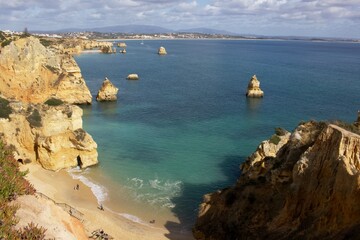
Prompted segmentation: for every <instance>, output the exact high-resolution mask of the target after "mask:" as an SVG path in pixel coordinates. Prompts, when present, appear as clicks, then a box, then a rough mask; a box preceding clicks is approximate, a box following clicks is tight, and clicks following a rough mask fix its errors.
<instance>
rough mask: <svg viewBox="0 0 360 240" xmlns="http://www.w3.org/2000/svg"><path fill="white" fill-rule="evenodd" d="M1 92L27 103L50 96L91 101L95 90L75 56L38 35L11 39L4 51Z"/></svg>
mask: <svg viewBox="0 0 360 240" xmlns="http://www.w3.org/2000/svg"><path fill="white" fill-rule="evenodd" d="M0 95H3V96H4V97H5V98H7V99H12V100H18V101H22V102H27V103H30V102H31V103H43V102H45V101H46V100H47V99H49V98H57V99H61V100H62V101H63V102H66V103H71V104H89V103H91V98H92V97H91V94H90V91H89V89H88V87H87V86H86V83H85V81H84V79H83V78H82V75H81V71H80V68H79V66H78V65H77V64H76V62H75V60H74V59H73V57H72V56H70V55H68V54H60V53H59V52H57V51H56V50H55V49H49V48H46V47H44V46H43V45H42V44H41V43H40V41H39V40H38V39H37V38H34V37H28V38H21V39H19V40H16V41H13V42H11V43H10V44H9V45H8V46H6V47H4V48H3V49H2V51H1V54H0Z"/></svg>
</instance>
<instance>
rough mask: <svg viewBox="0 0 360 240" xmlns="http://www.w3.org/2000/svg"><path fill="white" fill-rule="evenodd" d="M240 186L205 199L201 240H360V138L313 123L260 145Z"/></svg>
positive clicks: (244, 170)
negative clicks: (359, 239)
mask: <svg viewBox="0 0 360 240" xmlns="http://www.w3.org/2000/svg"><path fill="white" fill-rule="evenodd" d="M241 168H242V174H241V176H240V178H239V179H238V182H237V183H236V185H235V186H233V187H230V188H227V189H223V190H221V191H218V192H215V193H212V194H208V195H206V196H205V197H204V202H203V203H202V204H201V206H200V211H199V217H198V219H197V222H196V225H195V227H194V236H195V238H196V239H358V238H359V236H360V205H359V202H360V135H357V134H355V133H352V132H349V131H347V130H344V129H343V128H340V127H338V126H336V125H332V124H325V123H316V122H308V123H304V124H301V125H299V126H298V127H297V128H296V129H295V131H294V132H293V133H292V134H291V135H290V134H288V133H286V132H282V133H281V134H279V133H278V134H276V135H274V136H273V137H272V140H269V141H265V142H263V143H262V144H261V145H260V146H259V148H258V149H257V151H256V152H255V153H254V154H253V155H251V156H250V157H249V159H248V160H247V161H246V162H245V163H244V164H243V165H242V166H241Z"/></svg>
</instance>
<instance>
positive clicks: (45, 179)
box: [20, 163, 192, 240]
mask: <svg viewBox="0 0 360 240" xmlns="http://www.w3.org/2000/svg"><path fill="white" fill-rule="evenodd" d="M20 169H21V170H22V171H25V170H27V169H28V170H29V173H28V174H27V175H26V178H27V179H28V180H29V182H30V183H31V184H33V185H34V187H35V188H36V190H37V191H38V192H40V193H43V194H45V195H46V196H48V197H50V198H52V199H53V200H54V201H55V202H57V203H67V204H68V205H70V206H72V207H73V208H75V209H77V210H78V211H80V212H81V213H83V214H84V222H83V224H84V226H85V230H86V232H87V234H88V235H89V236H90V235H91V233H92V232H93V231H94V230H97V229H103V230H104V231H105V232H106V233H108V234H110V235H111V236H112V237H114V239H126V240H131V239H134V240H140V239H148V240H152V239H154V240H155V239H156V240H161V239H192V237H191V235H188V234H187V235H177V234H174V233H170V232H169V229H168V228H166V227H165V226H163V227H162V226H156V225H153V224H151V223H148V224H147V223H144V224H142V223H137V222H133V221H131V220H129V219H127V218H125V217H123V216H120V215H118V214H116V213H114V212H111V211H109V210H108V209H106V208H105V211H101V210H99V209H98V202H97V199H96V197H95V196H94V195H93V193H92V191H91V189H90V188H89V187H88V186H86V185H84V184H83V183H82V182H81V181H80V180H75V179H73V178H72V177H71V176H70V175H69V174H68V173H67V172H66V171H59V172H53V171H48V170H45V169H43V168H42V167H41V166H40V165H38V164H36V163H32V164H27V165H23V166H21V168H20ZM77 184H78V185H79V190H76V189H74V187H75V186H76V185H77ZM170 230H171V229H170Z"/></svg>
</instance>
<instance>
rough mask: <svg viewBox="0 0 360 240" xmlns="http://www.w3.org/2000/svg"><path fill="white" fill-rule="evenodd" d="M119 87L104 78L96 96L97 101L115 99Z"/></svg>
mask: <svg viewBox="0 0 360 240" xmlns="http://www.w3.org/2000/svg"><path fill="white" fill-rule="evenodd" d="M118 91H119V89H118V88H117V87H115V86H114V84H112V82H110V80H109V79H108V78H105V80H104V82H103V83H102V86H101V88H100V90H99V92H98V94H97V96H96V100H97V101H116V100H117V93H118Z"/></svg>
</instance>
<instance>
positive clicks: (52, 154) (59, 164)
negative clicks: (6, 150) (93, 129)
mask: <svg viewBox="0 0 360 240" xmlns="http://www.w3.org/2000/svg"><path fill="white" fill-rule="evenodd" d="M10 107H11V112H12V113H11V114H10V115H9V117H8V118H0V133H2V135H3V137H4V139H5V141H6V143H7V144H9V145H13V146H14V147H15V149H16V151H15V153H14V155H15V158H17V159H20V158H21V159H23V160H26V159H29V160H31V161H32V162H35V161H38V162H39V163H40V164H41V165H42V166H43V167H44V168H45V169H49V170H54V171H55V170H59V169H62V168H69V167H76V166H79V165H81V167H87V166H91V165H94V164H97V163H98V160H97V156H98V153H97V144H96V142H95V141H94V140H93V139H92V137H91V136H90V135H89V134H88V133H86V132H85V131H84V130H83V129H82V119H81V117H82V113H83V112H82V109H81V108H80V107H78V106H75V105H59V106H48V105H46V104H43V105H41V104H36V105H35V104H26V103H21V102H12V103H10Z"/></svg>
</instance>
